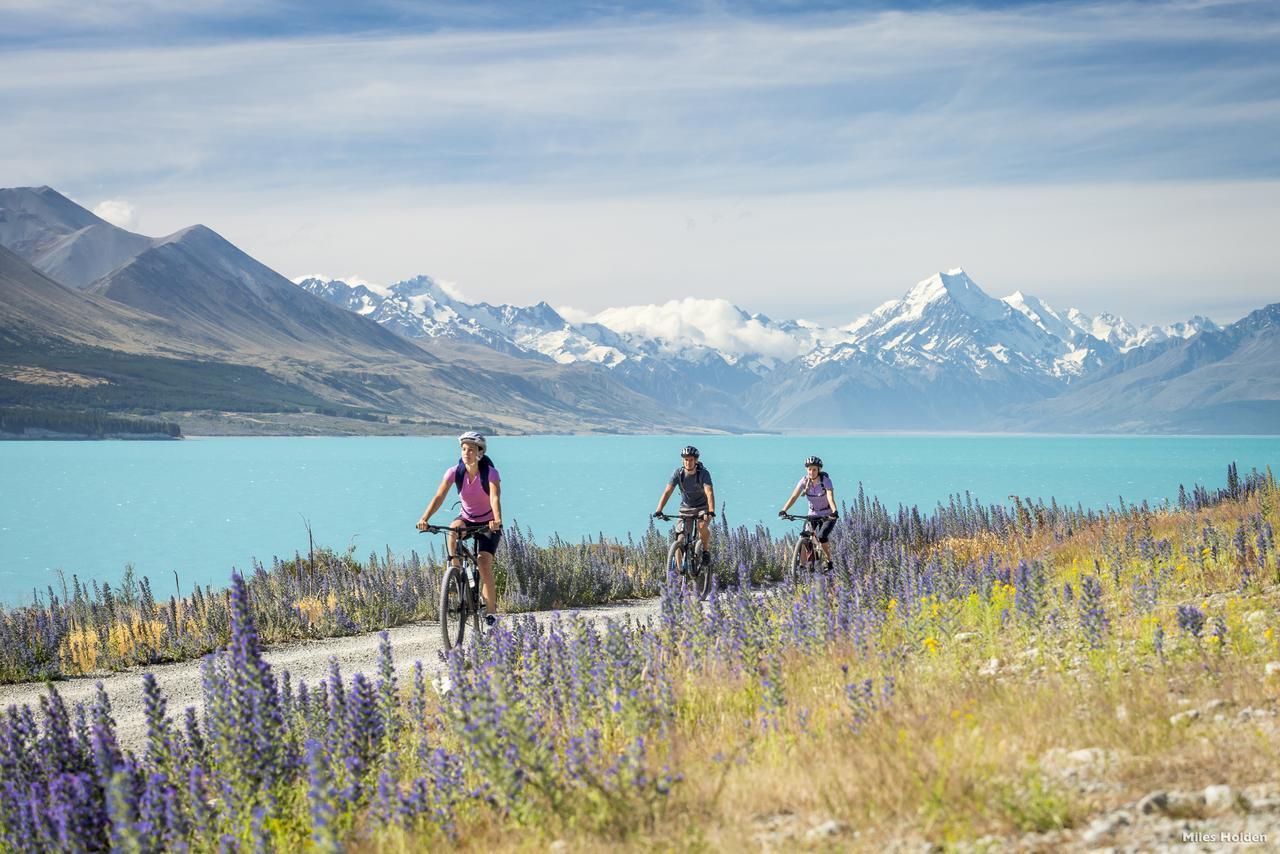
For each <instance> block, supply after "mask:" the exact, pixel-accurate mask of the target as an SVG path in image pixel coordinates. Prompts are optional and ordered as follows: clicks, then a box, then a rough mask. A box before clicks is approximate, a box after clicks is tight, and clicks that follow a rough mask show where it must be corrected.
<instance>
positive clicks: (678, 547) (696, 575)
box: [653, 510, 713, 599]
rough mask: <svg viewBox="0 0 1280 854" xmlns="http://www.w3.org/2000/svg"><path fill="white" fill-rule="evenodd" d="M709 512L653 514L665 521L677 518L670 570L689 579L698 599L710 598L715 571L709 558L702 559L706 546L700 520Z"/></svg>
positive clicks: (671, 548)
mask: <svg viewBox="0 0 1280 854" xmlns="http://www.w3.org/2000/svg"><path fill="white" fill-rule="evenodd" d="M707 515H709V514H708V513H707V511H706V510H690V511H686V510H682V511H680V515H679V516H669V515H667V514H666V513H654V514H653V518H655V519H661V520H662V521H664V522H670V521H672V520H675V523H676V524H675V527H674V528H672V529H671V547H670V548H668V549H667V571H668V572H678V573H680V575H681V576H683V577H684V578H686V579H688V580H689V583H690V584H692V585H693V589H694V590H695V591H697V594H698V598H699V599H705V598H707V594H708V593H710V592H711V577H712V575H713V573H712V571H711V565H710V562H708V563H705V564H704V563H703V562H702V555H703V554H704V549H703V547H702V538H701V537H699V536H698V525H697V522H698V520H699V519H701V518H703V517H704V516H707Z"/></svg>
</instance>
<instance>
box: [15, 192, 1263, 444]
mask: <svg viewBox="0 0 1280 854" xmlns="http://www.w3.org/2000/svg"><path fill="white" fill-rule="evenodd" d="M0 246H4V247H7V249H8V250H9V251H8V252H6V253H5V255H3V256H0V272H2V273H3V274H4V275H3V277H0V296H3V297H4V298H5V305H4V306H0V345H2V348H3V349H0V369H3V368H5V367H6V365H8V366H10V367H12V366H15V365H26V366H28V367H34V368H39V367H42V365H44V366H47V367H50V369H52V368H53V366H54V364H55V363H56V365H57V366H58V368H57V370H63V371H70V372H71V373H77V372H79V373H83V374H84V375H85V376H101V375H104V374H103V372H104V371H105V370H106V369H105V368H104V367H103V366H104V365H105V364H107V363H111V365H112V366H113V367H112V368H111V370H112V371H116V372H117V375H118V376H120V377H121V378H122V379H121V380H120V383H117V384H116V385H114V386H112V387H111V388H106V387H105V386H102V387H100V388H99V390H98V391H96V392H90V391H84V390H81V391H78V392H76V391H69V390H67V391H64V392H58V391H53V390H50V389H43V390H39V389H35V388H34V387H30V388H28V387H15V386H12V385H10V386H6V387H5V388H6V389H7V393H8V394H9V395H10V398H9V399H10V402H12V400H13V399H17V400H18V401H19V402H21V401H22V400H28V399H36V398H38V399H39V400H40V401H41V403H42V405H44V404H48V405H54V404H56V403H57V402H58V395H59V394H63V395H64V396H65V397H68V398H70V397H75V396H77V395H78V396H79V398H82V399H85V400H91V401H92V400H98V402H99V404H101V405H104V406H105V405H107V404H106V403H104V402H103V401H105V400H106V398H107V397H110V398H111V400H112V401H113V402H112V403H111V405H112V406H121V405H125V402H127V401H131V402H132V405H135V406H139V407H140V406H141V404H140V401H141V400H143V399H145V400H146V401H147V403H146V406H145V408H146V409H149V410H157V411H163V410H167V409H168V408H169V407H171V406H172V407H177V406H178V404H177V401H179V400H182V401H184V402H185V403H184V406H186V408H189V409H194V408H201V409H218V408H219V407H220V408H221V409H222V410H226V411H211V412H206V413H204V414H202V415H200V416H199V417H200V418H201V419H204V420H203V421H202V423H204V424H211V423H214V422H217V421H219V419H227V418H232V419H233V420H234V418H233V416H234V413H235V412H237V411H252V412H267V413H271V412H274V411H275V410H272V409H271V407H272V406H273V405H274V406H277V407H278V408H279V412H277V413H276V414H275V415H272V416H269V417H259V416H255V417H254V418H253V419H240V420H239V421H238V422H237V423H238V424H241V425H250V426H249V428H248V429H251V430H256V429H269V430H276V431H284V432H288V431H290V430H292V429H295V428H294V427H292V426H290V425H294V424H297V425H301V424H303V423H304V420H305V417H306V416H308V415H316V416H318V415H321V414H323V413H330V414H332V413H337V415H334V416H332V417H337V418H352V419H357V420H361V421H363V422H365V423H366V424H375V425H378V424H381V425H387V426H386V428H385V429H387V430H390V431H395V430H396V429H400V428H397V427H395V426H394V425H396V424H402V425H417V427H416V428H415V427H413V426H406V427H404V428H402V429H404V430H406V431H412V430H413V429H420V428H425V427H428V426H429V425H446V424H447V425H455V424H465V423H476V422H477V421H479V420H483V421H484V422H485V423H487V424H490V425H493V426H494V427H495V429H504V430H509V431H515V432H527V431H547V430H553V431H600V430H603V431H610V432H618V431H648V432H652V431H662V430H682V431H704V430H734V431H736V430H760V429H766V430H774V429H776V430H801V431H811V430H859V429H884V430H918V429H927V430H1052V431H1069V432H1070V431H1085V432H1115V431H1152V430H1160V431H1167V432H1182V431H1189V432H1222V431H1224V430H1228V429H1231V430H1238V431H1241V432H1256V431H1263V432H1280V420H1276V419H1274V418H1273V415H1274V414H1275V410H1274V402H1275V401H1276V400H1280V389H1277V388H1276V385H1275V382H1274V381H1273V380H1272V379H1271V375H1270V373H1268V372H1272V373H1280V371H1277V364H1276V359H1275V352H1274V351H1275V347H1276V338H1277V331H1276V324H1275V323H1273V322H1270V321H1268V320H1267V318H1268V317H1270V315H1269V314H1268V313H1267V312H1268V311H1269V310H1270V308H1271V307H1268V309H1264V310H1263V312H1262V314H1260V315H1257V313H1255V314H1256V315H1257V316H1256V317H1255V316H1254V315H1251V316H1250V318H1246V320H1249V322H1248V323H1245V322H1244V321H1241V322H1240V323H1237V324H1233V325H1232V326H1231V327H1228V328H1227V329H1222V328H1220V327H1218V326H1217V325H1216V324H1214V323H1213V322H1211V321H1209V320H1207V319H1206V318H1203V317H1198V316H1197V317H1192V318H1189V319H1188V320H1187V321H1185V322H1182V323H1175V324H1169V325H1166V326H1139V325H1136V324H1133V323H1130V322H1129V321H1126V320H1124V319H1123V318H1119V317H1115V316H1113V315H1110V314H1107V313H1105V312H1103V313H1101V314H1097V315H1093V316H1090V315H1086V314H1084V313H1082V312H1080V311H1077V310H1076V309H1068V310H1067V311H1065V312H1063V311H1058V310H1057V309H1054V308H1053V307H1052V306H1050V305H1048V304H1047V303H1046V302H1045V301H1043V300H1040V299H1038V298H1037V297H1035V296H1034V295H1031V294H1027V293H1024V292H1023V291H1022V290H1017V291H1015V292H1014V293H1012V294H1010V295H1009V296H1007V297H1004V298H1002V299H996V298H994V297H992V296H990V295H988V294H987V293H986V292H985V291H983V289H982V288H981V287H980V286H979V285H978V284H977V282H976V281H974V280H973V278H972V277H970V276H969V274H968V273H967V272H966V271H965V270H964V269H962V268H958V267H957V268H952V269H949V270H946V271H943V272H939V273H936V274H934V275H932V276H929V277H927V278H925V279H923V280H921V281H920V282H918V283H917V284H915V285H914V286H912V287H910V288H908V289H907V290H906V291H905V292H904V293H903V295H902V297H900V298H898V299H891V300H888V301H887V302H885V303H884V304H882V305H881V306H879V307H878V308H877V309H875V310H874V311H872V312H870V313H868V314H866V315H863V316H862V317H859V318H856V319H854V320H853V321H851V322H848V323H841V321H840V320H835V319H830V318H828V319H824V320H823V321H822V322H815V321H812V320H780V321H779V320H773V319H771V318H769V317H766V316H764V315H762V314H759V313H750V312H747V311H745V310H743V309H742V308H740V307H738V306H736V305H733V304H732V303H730V302H728V301H727V300H724V299H696V298H685V299H682V300H673V301H670V302H668V303H666V304H664V305H661V306H656V305H634V306H623V307H619V308H613V309H608V310H605V311H603V312H600V313H598V314H597V315H595V316H593V317H589V318H586V319H578V315H576V314H575V315H573V316H574V318H575V319H574V320H572V321H571V320H569V319H567V318H566V317H565V316H564V315H562V314H561V313H560V312H559V311H557V310H556V309H555V308H553V307H552V306H550V305H549V304H547V303H546V302H545V301H538V302H535V303H534V304H532V305H529V306H514V305H505V304H504V305H492V304H489V303H485V302H478V303H471V302H467V301H466V300H464V299H462V298H460V297H459V296H458V295H457V294H456V292H455V291H453V290H451V289H449V288H447V287H444V286H442V285H441V284H440V283H439V282H437V281H435V280H434V279H432V278H430V277H429V276H417V277H414V278H411V279H406V280H404V281H400V282H396V283H394V284H391V285H381V284H366V283H355V284H350V283H346V282H343V281H341V280H333V279H328V278H325V277H309V278H305V279H300V280H298V281H297V282H296V283H295V282H291V281H289V280H288V279H286V278H284V277H283V276H281V275H280V274H278V273H277V272H276V271H274V270H272V269H270V268H269V267H267V266H266V265H264V264H262V263H261V262H259V261H257V260H256V259H254V258H253V257H251V256H249V255H248V254H247V253H245V252H243V251H242V250H240V249H239V248H237V247H236V246H234V245H233V244H231V243H230V242H229V241H227V240H225V239H224V238H223V237H221V236H220V235H218V234H217V233H216V232H215V231H213V230H211V229H209V228H207V227H206V226H203V225H194V226H190V227H188V228H184V229H181V230H179V231H177V232H175V233H173V234H170V235H167V236H163V237H146V236H143V235H138V234H134V233H132V232H129V231H127V230H124V229H120V228H117V227H116V226H113V225H111V224H110V223H107V222H105V221H103V220H102V219H101V218H99V217H96V216H94V215H93V214H92V213H90V212H89V211H86V210H84V209H83V208H81V207H80V206H79V205H76V204H75V203H74V202H72V201H71V200H69V199H67V198H66V197H65V196H62V195H61V194H59V193H57V192H56V191H54V190H52V189H50V188H48V187H37V188H16V189H9V190H0ZM41 265H43V266H41ZM66 285H70V287H65V286H66ZM126 353H127V354H133V356H135V357H137V358H133V359H132V361H130V360H129V359H125V360H123V361H122V360H121V357H120V354H126ZM151 358H161V359H171V360H174V364H169V363H164V364H159V363H152V362H150V361H147V360H148V359H151ZM42 360H44V361H43V362H42ZM178 362H181V364H177V363H178ZM202 366H203V367H202ZM213 366H216V369H215V368H214V367H213ZM246 370H247V371H248V373H246V372H245V371H246ZM94 371H97V372H98V373H97V374H94V373H93V372H94ZM10 374H11V375H12V376H27V377H30V376H38V375H39V374H38V372H32V371H25V372H22V371H18V372H12V371H11V372H10ZM158 377H166V378H167V379H166V380H165V381H163V382H160V381H157V378H158ZM179 377H181V379H179ZM166 382H167V383H168V385H166ZM131 383H132V384H133V385H130V384H131ZM197 387H198V388H199V389H201V391H200V392H199V393H198V394H192V393H190V389H192V388H197ZM129 388H134V389H135V391H136V394H134V395H133V396H132V397H130V394H129ZM166 389H168V390H167V391H166ZM238 389H239V390H245V389H248V390H249V393H241V391H238ZM94 395H97V397H94ZM104 395H105V397H104ZM214 401H218V402H220V403H219V407H215V406H213V402H214ZM273 401H274V402H275V403H273ZM205 403H207V404H209V405H208V406H205V405H203V404H205ZM238 407H244V409H238ZM276 416H280V417H276ZM285 416H288V417H287V418H286V417H285ZM193 417H194V416H193ZM273 419H274V420H273ZM290 419H293V420H290ZM258 425H265V426H263V427H259V426H258ZM305 429H307V430H310V429H337V430H339V431H344V430H345V431H350V432H363V431H365V430H367V429H373V428H366V427H362V426H361V425H347V424H345V423H344V422H333V421H328V422H325V427H323V428H318V427H317V428H312V427H306V428H305ZM378 429H382V428H378ZM188 432H191V431H188Z"/></svg>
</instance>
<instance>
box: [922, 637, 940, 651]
mask: <svg viewBox="0 0 1280 854" xmlns="http://www.w3.org/2000/svg"><path fill="white" fill-rule="evenodd" d="M924 645H925V649H927V650H929V652H934V653H936V652H937V651H938V639H937V638H935V637H933V636H932V635H930V636H929V637H927V638H925V639H924Z"/></svg>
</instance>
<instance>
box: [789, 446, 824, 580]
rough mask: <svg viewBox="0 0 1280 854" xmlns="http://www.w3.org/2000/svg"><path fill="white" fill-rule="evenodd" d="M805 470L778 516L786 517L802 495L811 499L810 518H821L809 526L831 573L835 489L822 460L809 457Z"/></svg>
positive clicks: (812, 521)
mask: <svg viewBox="0 0 1280 854" xmlns="http://www.w3.org/2000/svg"><path fill="white" fill-rule="evenodd" d="M804 468H805V475H804V477H802V478H800V482H799V483H797V484H796V488H795V489H793V490H791V497H790V498H788V499H787V503H786V504H784V505H782V509H781V510H779V511H778V515H779V516H782V515H785V514H786V512H787V509H788V508H789V507H791V505H792V504H794V503H795V500H796V499H797V498H799V497H800V494H801V493H804V497H805V498H807V499H809V516H810V517H820V518H818V519H816V520H812V519H811V521H810V523H809V524H810V525H812V526H813V533H814V536H815V537H817V538H818V543H819V544H820V545H821V546H822V554H823V555H824V556H825V557H826V565H825V566H824V567H823V569H825V570H826V571H827V572H830V571H831V543H829V542H827V540H828V539H830V537H831V529H832V528H834V527H835V526H836V493H835V488H834V487H833V486H832V485H831V476H830V475H828V474H827V473H826V472H824V471H823V470H822V460H821V459H820V458H818V457H809V458H808V459H806V460H805V461H804Z"/></svg>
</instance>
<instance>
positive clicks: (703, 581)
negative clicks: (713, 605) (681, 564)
mask: <svg viewBox="0 0 1280 854" xmlns="http://www.w3.org/2000/svg"><path fill="white" fill-rule="evenodd" d="M705 554H707V551H706V550H705V549H704V548H703V546H702V540H701V539H697V538H695V539H694V541H693V544H692V545H691V546H689V554H688V568H689V583H690V584H692V585H693V590H694V592H695V593H697V594H698V598H699V599H706V598H707V594H708V593H710V592H711V576H712V572H711V564H710V563H704V562H703V555H705Z"/></svg>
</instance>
